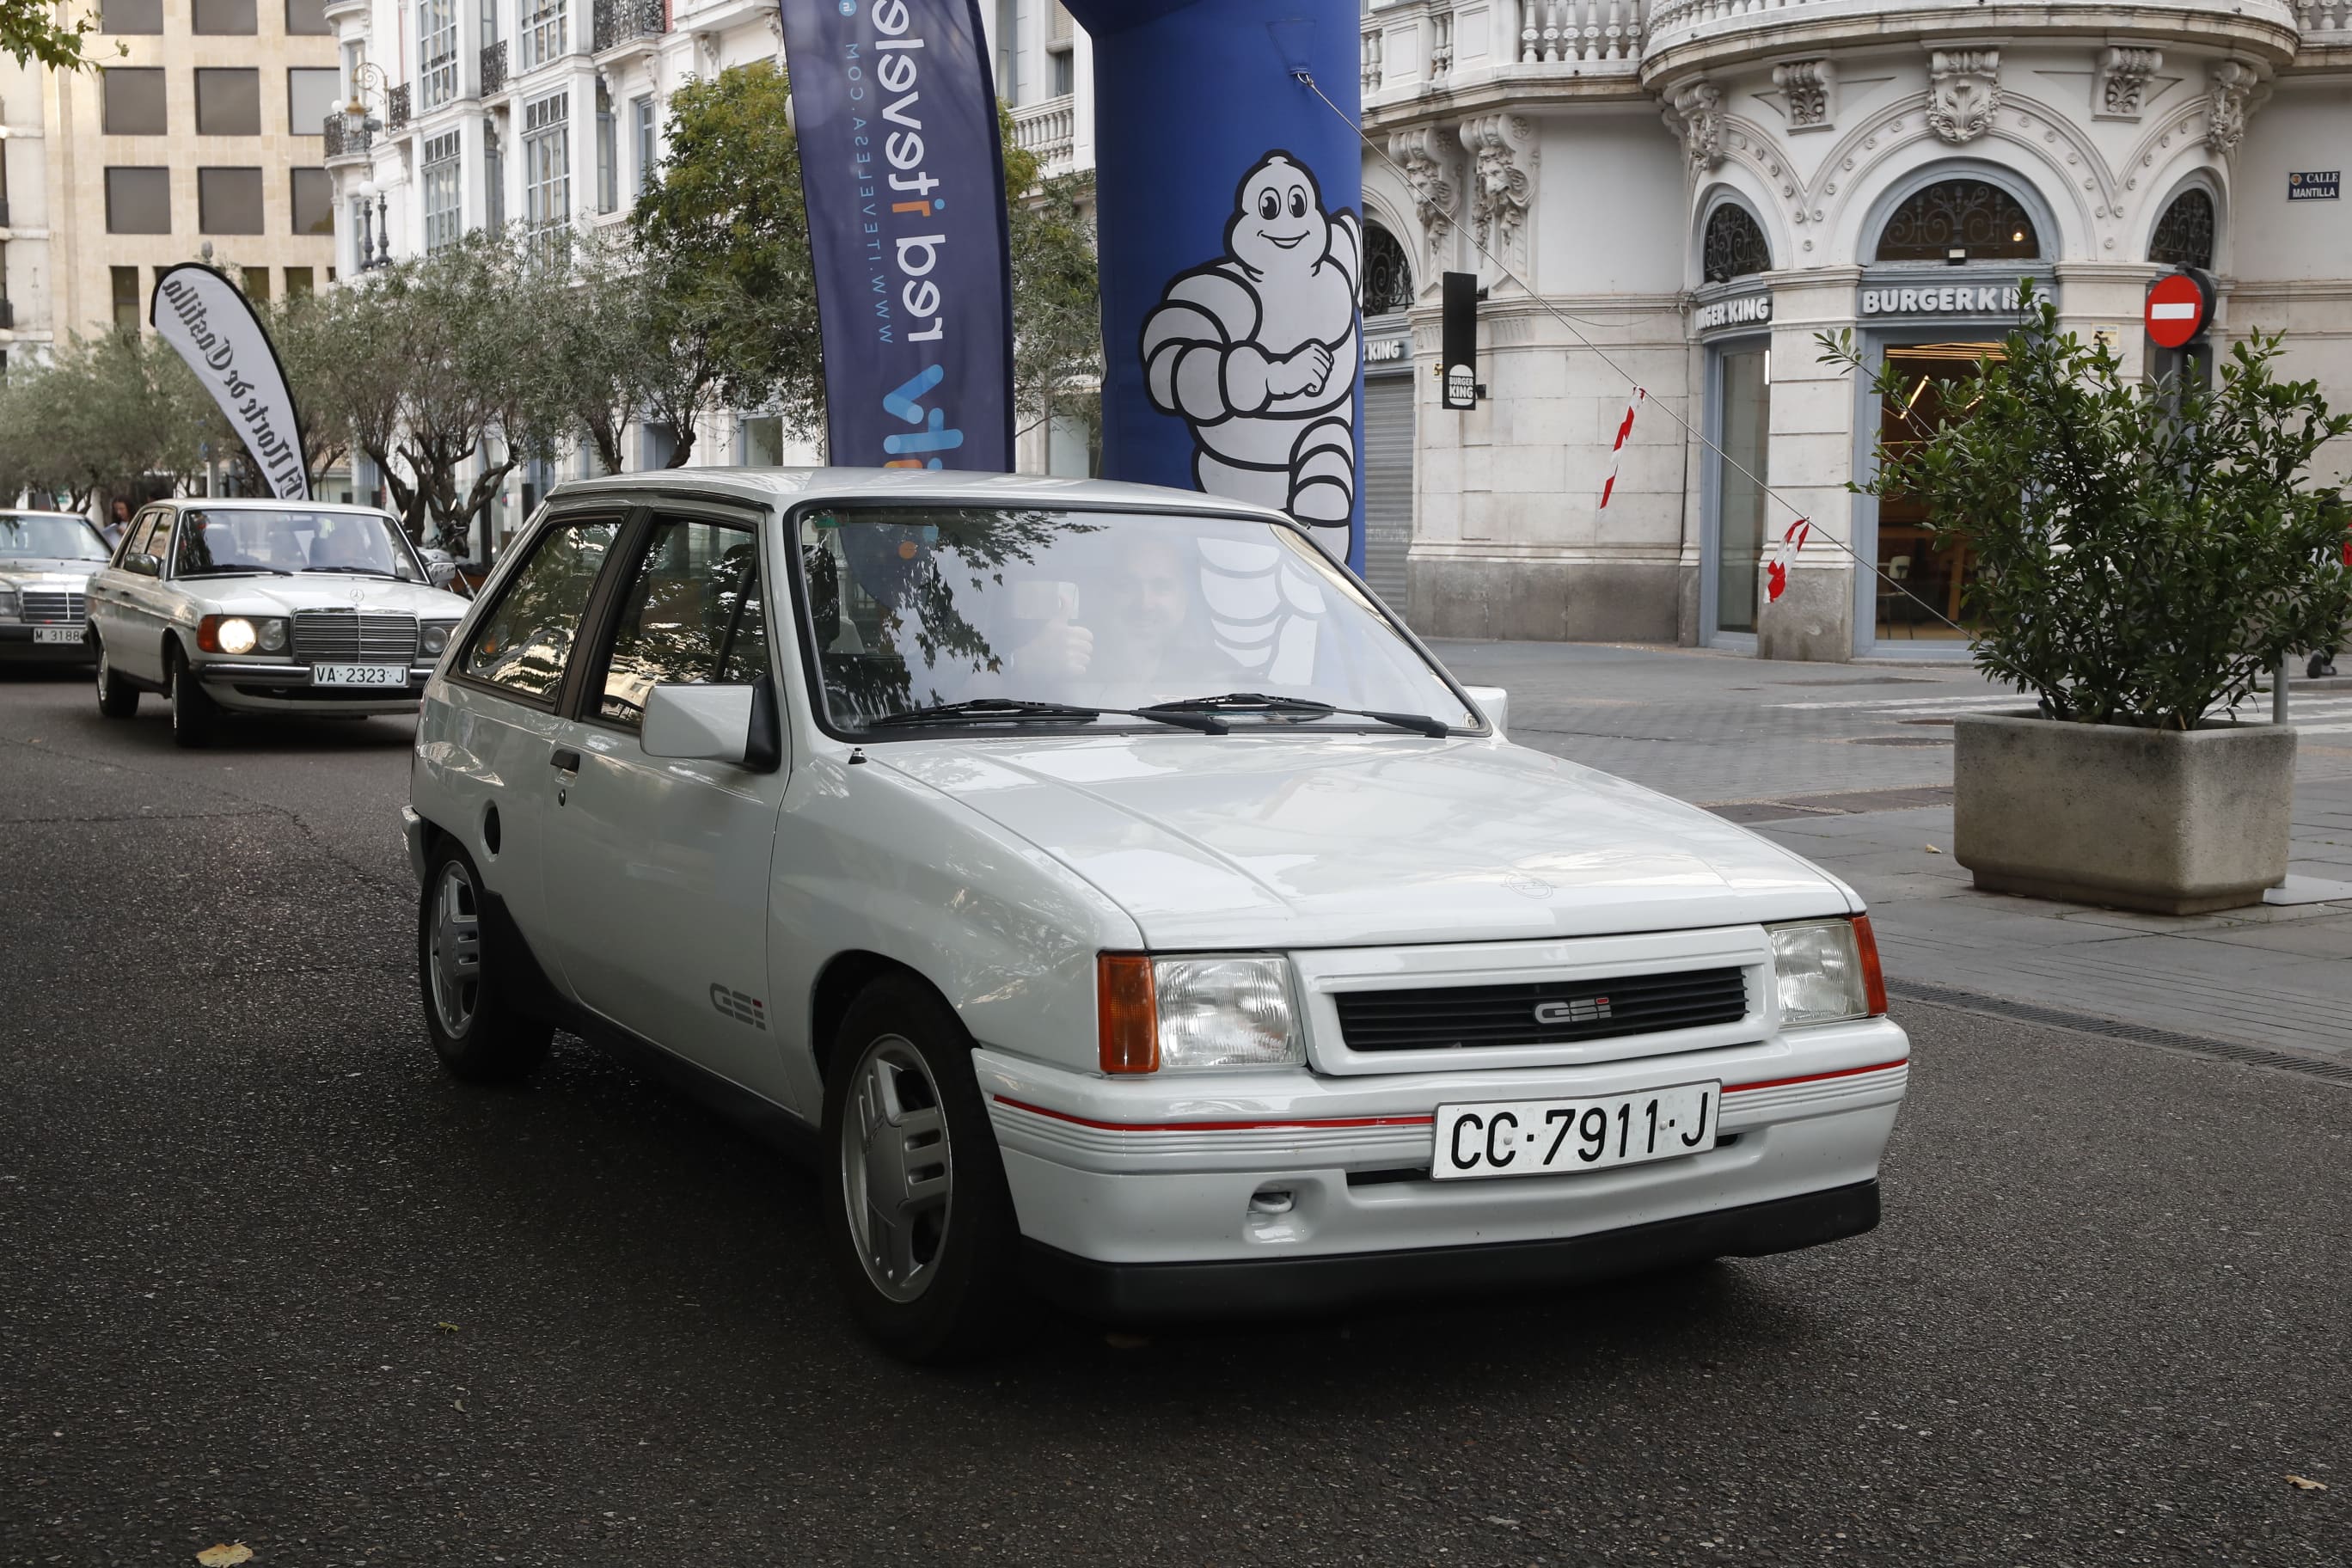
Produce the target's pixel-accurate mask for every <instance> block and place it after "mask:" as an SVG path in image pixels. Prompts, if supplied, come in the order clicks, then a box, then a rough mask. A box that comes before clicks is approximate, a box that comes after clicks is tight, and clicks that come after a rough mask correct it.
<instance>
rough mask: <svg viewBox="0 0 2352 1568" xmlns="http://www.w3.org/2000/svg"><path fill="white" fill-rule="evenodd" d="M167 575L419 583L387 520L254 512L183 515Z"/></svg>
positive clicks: (349, 514)
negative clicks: (298, 575) (281, 575)
mask: <svg viewBox="0 0 2352 1568" xmlns="http://www.w3.org/2000/svg"><path fill="white" fill-rule="evenodd" d="M173 572H174V574H177V575H179V576H183V577H185V576H190V575H201V574H205V573H207V572H333V573H343V574H352V575H355V576H362V577H398V578H401V579H403V580H404V581H408V582H423V581H424V580H425V574H424V572H423V571H422V570H421V569H420V568H419V567H418V566H417V564H416V560H415V556H414V555H412V554H410V552H409V549H408V542H407V541H406V540H405V539H404V538H402V537H401V534H400V530H399V529H398V528H397V527H396V526H395V525H394V523H393V521H392V520H391V519H390V518H385V517H378V516H376V515H375V514H373V513H372V512H364V511H300V510H290V509H289V510H283V511H279V510H268V509H264V508H260V507H237V508H235V509H230V508H227V507H223V508H221V509H220V510H217V511H199V510H190V511H186V512H183V513H182V514H181V516H180V548H179V553H178V556H177V558H176V564H175V565H174V566H173Z"/></svg>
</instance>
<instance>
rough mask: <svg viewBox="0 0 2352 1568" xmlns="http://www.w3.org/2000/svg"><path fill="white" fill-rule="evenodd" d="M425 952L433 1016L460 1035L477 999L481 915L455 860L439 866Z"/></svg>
mask: <svg viewBox="0 0 2352 1568" xmlns="http://www.w3.org/2000/svg"><path fill="white" fill-rule="evenodd" d="M425 956H426V963H427V965H428V971H429V974H430V978H431V982H432V985H433V1012H434V1016H436V1017H437V1018H439V1019H440V1020H441V1028H442V1031H443V1032H444V1033H445V1034H446V1035H447V1036H448V1037H450V1038H451V1039H453V1040H456V1039H463V1038H464V1037H465V1034H466V1031H467V1029H468V1028H470V1027H471V1026H473V1022H474V1010H475V1008H476V1006H477V1005H479V1003H480V1001H481V994H482V918H481V901H480V900H479V899H478V898H477V897H476V895H475V891H474V879H473V878H472V876H470V875H469V874H468V873H467V870H466V868H465V867H464V866H463V865H461V864H459V863H458V862H457V861H456V860H450V861H447V862H446V863H445V864H444V865H443V866H442V868H441V880H440V881H439V882H438V883H436V885H435V887H434V889H433V924H432V931H431V936H430V938H429V939H428V950H427V952H426V955H425Z"/></svg>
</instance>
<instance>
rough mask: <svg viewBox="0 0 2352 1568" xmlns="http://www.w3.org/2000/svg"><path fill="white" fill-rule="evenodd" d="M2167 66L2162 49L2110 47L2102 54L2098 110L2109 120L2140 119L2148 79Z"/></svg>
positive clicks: (2097, 111)
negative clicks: (2141, 103)
mask: <svg viewBox="0 0 2352 1568" xmlns="http://www.w3.org/2000/svg"><path fill="white" fill-rule="evenodd" d="M2163 68H2164V51H2163V50H2162V49H2109V50H2108V51H2107V52H2106V53H2105V54H2104V55H2102V56H2100V57H2099V86H2098V95H2099V96H2098V108H2097V110H2095V112H2096V113H2098V114H2100V115H2101V116H2103V117H2105V118H2107V119H2113V120H2137V119H2138V118H2139V110H2140V102H2141V100H2142V99H2143V98H2144V97H2145V95H2146V94H2147V79H2148V78H2150V77H2152V76H2154V75H2155V74H2156V73H2157V72H2158V71H2160V70H2162V69H2163Z"/></svg>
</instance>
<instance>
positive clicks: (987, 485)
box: [547, 468, 1288, 522]
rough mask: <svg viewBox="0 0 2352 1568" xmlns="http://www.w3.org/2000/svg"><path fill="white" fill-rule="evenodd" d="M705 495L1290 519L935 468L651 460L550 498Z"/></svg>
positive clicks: (1107, 485) (569, 485) (1165, 494)
mask: <svg viewBox="0 0 2352 1568" xmlns="http://www.w3.org/2000/svg"><path fill="white" fill-rule="evenodd" d="M648 493H651V494H660V495H676V496H692V495H704V496H710V497H715V498H722V499H726V500H739V501H749V502H751V503H753V504H758V505H770V506H797V505H799V504H800V503H802V502H803V501H824V500H843V501H852V500H867V501H870V500H887V501H906V502H916V503H919V502H924V501H936V502H940V503H942V504H946V505H961V506H1017V507H1041V508H1051V509H1053V510H1070V509H1083V508H1097V507H1098V508H1103V509H1105V510H1122V511H1136V510H1152V511H1189V512H1218V513H1223V515H1225V516H1229V517H1234V516H1238V517H1254V518H1263V519H1265V521H1268V522H1286V521H1288V519H1286V517H1285V516H1284V515H1283V514H1282V513H1281V512H1280V511H1278V510H1276V509H1275V508H1273V507H1265V506H1256V505H1253V504H1252V503H1251V502H1248V501H1240V500H1228V499H1226V498H1225V497H1223V496H1212V495H1203V494H1202V493H1201V492H1200V491H1198V490H1180V489H1171V488H1169V487H1166V486H1162V485H1130V484H1122V483H1118V482H1116V481H1113V480H1109V479H1063V478H1057V477H1055V476H1054V475H1050V474H968V473H952V472H949V471H947V470H944V469H933V468H651V469H645V470H641V471H639V472H636V473H630V474H612V475H608V476H606V477H604V478H603V479H568V480H566V481H565V482H563V483H562V484H561V485H558V486H556V487H555V489H552V490H551V491H549V492H548V497H547V499H548V500H550V501H558V500H583V499H586V498H589V497H592V496H622V495H643V494H648Z"/></svg>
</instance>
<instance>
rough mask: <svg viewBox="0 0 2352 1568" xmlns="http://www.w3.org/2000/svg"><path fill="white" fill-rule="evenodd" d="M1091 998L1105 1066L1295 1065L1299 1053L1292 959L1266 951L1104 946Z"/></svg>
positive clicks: (1302, 1054)
mask: <svg viewBox="0 0 2352 1568" xmlns="http://www.w3.org/2000/svg"><path fill="white" fill-rule="evenodd" d="M1096 1005H1097V1008H1098V1009H1099V1015H1100V1021H1101V1045H1102V1070H1103V1071H1105V1072H1108V1073H1146V1072H1181V1071H1187V1070H1192V1071H1199V1070H1203V1069H1210V1068H1257V1067H1296V1066H1298V1065H1300V1064H1301V1063H1303V1062H1305V1061H1306V1059H1307V1047H1306V1041H1305V1040H1304V1038H1303V1037H1301V1036H1300V1034H1299V1032H1298V1015H1297V1008H1296V1007H1295V1006H1294V1005H1292V1002H1291V987H1290V965H1289V963H1287V962H1286V960H1284V959H1283V958H1281V957H1279V956H1277V955H1275V954H1272V953H1248V954H1234V953H1201V954H1196V955H1193V956H1189V957H1175V958H1148V957H1144V956H1142V955H1140V954H1134V955H1129V954H1123V953H1105V954H1104V955H1103V956H1102V958H1101V960H1100V963H1099V969H1098V972H1097V987H1096Z"/></svg>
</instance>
